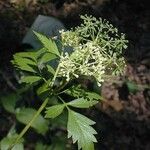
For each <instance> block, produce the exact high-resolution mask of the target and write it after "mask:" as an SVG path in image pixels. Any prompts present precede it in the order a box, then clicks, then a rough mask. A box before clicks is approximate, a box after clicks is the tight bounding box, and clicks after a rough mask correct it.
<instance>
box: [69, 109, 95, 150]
mask: <svg viewBox="0 0 150 150" xmlns="http://www.w3.org/2000/svg"><path fill="white" fill-rule="evenodd" d="M93 124H95V122H94V121H92V120H90V119H89V118H87V117H85V116H83V115H81V114H79V113H77V112H74V111H72V110H69V111H68V124H67V130H68V138H70V137H72V139H73V143H75V142H78V149H80V148H82V149H83V150H94V146H93V142H97V140H96V138H95V136H94V134H97V132H96V131H95V130H94V129H93V128H92V127H91V125H93Z"/></svg>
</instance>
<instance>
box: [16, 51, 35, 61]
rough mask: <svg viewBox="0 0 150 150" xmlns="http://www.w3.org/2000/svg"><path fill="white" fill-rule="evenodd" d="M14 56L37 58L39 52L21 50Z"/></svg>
mask: <svg viewBox="0 0 150 150" xmlns="http://www.w3.org/2000/svg"><path fill="white" fill-rule="evenodd" d="M14 57H22V58H29V59H32V60H35V59H36V57H37V52H19V53H16V54H15V55H14Z"/></svg>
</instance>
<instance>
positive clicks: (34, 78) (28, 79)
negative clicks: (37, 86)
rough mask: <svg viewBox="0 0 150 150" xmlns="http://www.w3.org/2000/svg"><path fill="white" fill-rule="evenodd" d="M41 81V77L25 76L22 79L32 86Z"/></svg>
mask: <svg viewBox="0 0 150 150" xmlns="http://www.w3.org/2000/svg"><path fill="white" fill-rule="evenodd" d="M41 79H42V78H41V77H40V76H25V77H22V79H21V82H25V83H29V84H32V83H35V82H37V81H39V80H41Z"/></svg>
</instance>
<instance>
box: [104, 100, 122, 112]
mask: <svg viewBox="0 0 150 150" xmlns="http://www.w3.org/2000/svg"><path fill="white" fill-rule="evenodd" d="M108 107H111V108H113V109H114V110H115V111H121V110H122V109H123V104H122V102H121V101H119V100H106V101H103V108H104V109H107V108H108Z"/></svg>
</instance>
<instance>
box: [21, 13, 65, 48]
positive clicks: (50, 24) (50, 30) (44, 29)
mask: <svg viewBox="0 0 150 150" xmlns="http://www.w3.org/2000/svg"><path fill="white" fill-rule="evenodd" d="M61 29H65V27H64V25H63V24H62V23H61V22H60V21H59V20H57V19H56V18H54V17H48V16H43V15H39V16H38V17H37V18H36V20H35V21H34V23H33V25H32V26H31V28H30V29H29V31H28V32H27V34H26V35H25V37H24V39H23V41H22V43H23V44H28V45H30V46H32V47H33V49H39V48H41V47H42V45H41V43H40V42H39V41H38V40H37V38H36V36H35V35H34V33H33V31H36V32H39V33H42V34H44V35H46V36H48V37H54V36H59V30H61Z"/></svg>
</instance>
